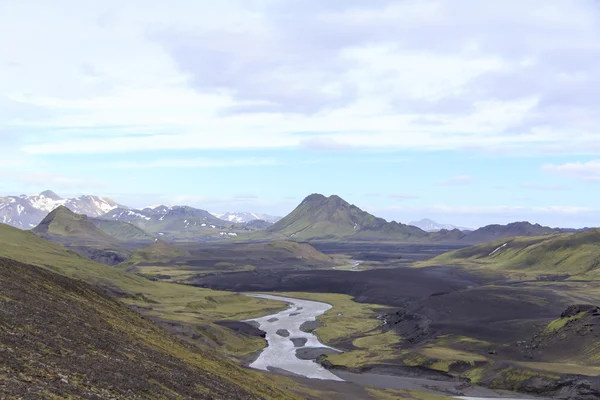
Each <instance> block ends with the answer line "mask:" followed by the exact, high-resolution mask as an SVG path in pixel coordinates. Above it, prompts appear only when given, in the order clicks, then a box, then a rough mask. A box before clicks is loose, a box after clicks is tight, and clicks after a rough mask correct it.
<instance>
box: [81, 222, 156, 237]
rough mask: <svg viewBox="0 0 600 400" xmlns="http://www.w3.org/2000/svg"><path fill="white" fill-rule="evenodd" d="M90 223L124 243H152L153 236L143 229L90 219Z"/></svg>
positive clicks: (120, 223)
mask: <svg viewBox="0 0 600 400" xmlns="http://www.w3.org/2000/svg"><path fill="white" fill-rule="evenodd" d="M90 221H91V222H92V223H93V224H94V225H96V227H98V228H99V229H100V230H101V231H103V232H104V233H106V234H108V235H110V236H112V237H114V238H115V239H117V240H122V241H150V240H153V239H152V236H150V235H149V234H148V233H146V232H144V231H143V230H142V229H140V228H138V227H137V226H135V225H132V224H130V223H127V222H123V221H113V220H108V219H100V218H90Z"/></svg>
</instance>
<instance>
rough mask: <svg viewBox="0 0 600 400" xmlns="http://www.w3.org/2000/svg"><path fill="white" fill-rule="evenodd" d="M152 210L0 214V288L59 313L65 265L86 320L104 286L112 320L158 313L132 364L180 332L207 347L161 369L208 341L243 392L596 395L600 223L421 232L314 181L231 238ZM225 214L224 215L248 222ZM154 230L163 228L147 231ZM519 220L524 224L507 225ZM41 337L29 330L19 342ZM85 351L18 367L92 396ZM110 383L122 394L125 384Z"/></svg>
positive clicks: (178, 214)
mask: <svg viewBox="0 0 600 400" xmlns="http://www.w3.org/2000/svg"><path fill="white" fill-rule="evenodd" d="M148 210H150V211H148ZM148 210H146V211H144V213H155V214H152V215H154V216H155V217H156V216H158V215H160V216H158V217H157V218H156V219H157V220H158V221H160V218H161V217H163V216H164V218H163V220H162V221H160V222H158V223H159V225H157V226H160V228H151V225H147V224H149V223H150V222H149V221H151V220H152V218H153V217H150V216H144V217H143V218H142V220H143V221H145V222H143V224H142V222H140V221H137V222H136V220H137V219H139V218H140V217H139V216H138V215H135V214H136V213H137V212H132V211H131V210H128V211H119V210H118V209H117V212H115V211H114V210H113V211H111V213H112V214H111V213H109V215H112V216H118V218H117V217H115V218H106V217H105V216H104V217H103V216H100V217H90V216H86V215H84V214H79V213H75V212H73V211H72V210H70V209H69V208H67V207H66V206H64V205H58V206H57V207H56V208H55V209H53V210H52V211H50V212H49V213H48V214H47V215H46V216H45V217H44V218H42V220H41V222H40V223H39V224H38V225H37V226H36V227H35V228H33V229H32V230H30V231H27V230H22V229H17V228H15V227H10V226H8V225H3V224H0V257H3V260H5V261H4V264H3V265H4V267H3V268H4V269H0V272H2V271H3V273H4V274H9V275H6V276H7V278H6V280H5V283H4V289H3V291H2V292H1V293H0V300H1V301H3V302H5V303H6V304H8V305H11V304H13V303H11V302H14V301H17V302H24V303H27V304H28V307H38V308H47V309H48V310H53V311H51V312H50V311H49V312H50V314H49V315H53V314H52V313H56V312H58V311H56V310H58V309H57V308H56V303H57V302H64V301H66V300H65V299H63V298H62V297H60V296H62V295H60V296H59V295H58V294H56V293H54V292H55V291H56V290H58V291H59V292H58V293H62V292H61V291H63V290H64V289H56V287H57V286H56V285H55V284H50V283H47V280H51V281H52V280H58V281H57V282H59V281H60V280H61V279H65V281H64V282H65V283H64V285H67V287H70V285H71V286H73V288H75V289H74V290H76V291H79V292H81V291H83V292H82V293H89V295H88V294H86V295H85V296H88V297H89V296H91V297H89V298H88V297H85V296H84V300H82V301H83V302H84V303H85V304H88V305H90V304H91V305H90V306H89V307H91V308H89V307H88V308H85V309H81V310H79V309H77V310H75V311H73V312H75V313H80V314H81V315H89V318H91V319H90V321H91V322H89V323H88V325H89V328H90V329H96V330H100V331H104V330H107V329H110V328H109V326H108V325H106V321H107V320H105V319H104V320H102V319H96V317H95V316H93V315H92V314H94V313H95V312H97V311H98V312H100V313H104V315H107V314H106V313H107V311H106V310H104V309H103V308H102V307H103V306H101V305H99V304H105V301H108V300H106V299H111V301H113V303H110V304H112V305H111V306H110V307H111V308H114V307H117V306H116V305H119V307H122V308H120V309H119V311H118V314H119V315H120V317H118V318H117V317H116V316H115V317H110V320H109V321H108V322H109V323H110V324H112V325H111V326H116V327H117V328H118V330H119V332H120V333H119V334H124V335H128V337H131V335H132V334H133V333H132V332H129V330H128V329H129V328H127V327H125V326H121V325H122V324H129V325H131V328H132V329H134V331H135V332H138V331H140V329H141V332H145V331H144V329H146V328H141V326H142V325H143V324H151V326H152V327H153V328H152V329H156V332H158V333H156V335H158V336H144V337H143V338H137V339H135V340H136V341H137V342H136V343H141V345H143V346H149V347H147V348H148V349H151V352H147V351H146V350H140V351H139V352H138V353H139V360H140V361H141V363H140V368H144V365H145V364H144V363H145V362H146V360H150V359H152V357H155V356H154V355H153V354H155V353H152V352H153V351H155V349H156V346H159V348H162V347H161V346H163V344H162V343H164V341H165V340H166V341H178V342H177V343H181V345H178V346H184V347H185V346H191V347H189V348H190V349H198V350H197V351H200V352H201V354H202V355H201V356H198V357H200V358H198V359H197V358H194V357H197V356H190V357H192V358H189V357H188V356H187V354H188V350H176V353H173V352H171V353H168V354H166V353H165V354H166V357H167V358H164V362H165V363H166V364H169V365H171V364H173V362H175V363H180V364H179V365H180V366H181V368H183V369H181V370H180V371H179V370H176V369H173V368H171V367H169V371H171V373H175V371H179V372H176V373H177V374H180V375H181V374H183V375H181V376H187V378H185V379H187V380H188V381H189V380H190V379H192V378H191V377H189V373H190V372H189V371H192V370H194V371H195V370H196V369H197V368H203V367H202V365H207V364H206V362H207V361H206V360H205V359H202V360H204V361H202V360H201V358H202V357H208V358H210V359H211V360H214V361H211V362H210V363H209V364H208V365H210V367H209V370H210V373H213V374H216V376H220V377H221V378H222V379H224V380H223V383H222V385H223V387H224V388H225V389H224V390H226V391H233V392H235V393H237V392H239V393H240V395H239V396H241V398H252V396H257V398H286V396H287V397H289V398H294V397H295V396H299V398H314V399H321V398H323V399H327V398H331V399H336V398H339V397H338V395H339V393H346V394H347V397H348V398H350V399H352V398H356V399H369V398H373V399H378V398H382V399H386V398H395V397H394V396H400V398H414V399H423V400H425V399H434V398H438V397H436V396H441V397H440V398H443V397H444V396H451V397H501V398H502V397H503V398H524V397H531V396H534V397H541V398H564V399H576V400H588V399H594V398H597V396H600V338H599V337H598V336H597V335H598V332H600V309H599V308H598V304H600V280H599V279H598V276H600V275H598V274H599V273H600V272H598V265H599V264H598V263H599V261H598V259H599V255H600V240H599V239H598V230H596V229H587V230H581V231H574V232H573V231H566V230H559V229H552V228H546V227H542V226H539V225H536V224H530V223H513V224H508V225H490V226H488V227H484V228H480V229H476V230H474V231H471V232H466V233H465V232H461V231H458V230H454V231H447V230H443V229H442V230H439V231H435V232H425V231H423V230H421V229H419V228H416V227H411V226H408V225H403V224H398V223H388V222H387V221H385V220H382V219H378V218H376V217H374V216H372V215H370V214H368V213H365V212H364V211H362V210H360V209H359V208H358V207H356V206H352V205H349V204H348V203H346V202H345V201H344V200H342V199H341V198H339V197H337V196H331V197H329V198H326V197H324V196H320V195H311V196H308V197H307V198H306V199H305V200H304V201H303V202H302V203H301V204H300V205H299V206H298V207H297V208H296V209H295V210H294V211H293V212H292V213H291V214H290V215H288V216H286V217H284V218H283V219H281V220H279V221H278V222H275V223H274V224H273V223H267V222H265V223H266V224H267V225H266V226H262V227H258V226H256V225H257V223H258V222H259V221H260V220H256V219H254V220H251V221H250V222H248V224H254V226H255V227H254V228H252V229H253V230H247V231H245V233H242V232H241V231H240V235H239V236H236V237H232V236H230V237H228V238H227V239H225V238H222V237H221V238H219V239H217V238H214V239H213V238H211V239H210V240H205V239H206V238H205V237H204V236H202V234H201V233H199V232H200V231H193V230H192V231H190V232H191V233H189V234H190V238H194V240H185V237H186V236H185V235H184V234H181V233H177V232H179V231H175V230H173V229H175V228H169V229H171V230H169V229H164V226H165V225H160V224H163V223H165V222H163V221H165V220H166V221H167V222H166V223H173V224H180V223H181V222H185V223H190V221H194V220H193V218H197V219H198V218H200V219H199V220H198V221H200V220H202V221H206V222H203V223H206V224H207V225H208V224H210V223H214V224H217V223H221V222H216V219H217V217H215V216H213V215H211V214H208V213H205V212H201V211H195V210H194V209H190V208H189V207H168V208H167V207H164V208H161V207H155V208H152V209H150V208H149V209H148ZM121 213H122V214H121ZM142 215H146V214H142ZM148 215H150V214H148ZM125 216H127V218H124V217H125ZM167 216H169V217H167ZM147 218H150V219H147ZM169 218H172V221H179V222H169ZM182 218H183V220H181V219H182ZM204 218H205V219H204ZM186 219H187V221H186ZM152 223H154V222H152ZM144 224H146V225H144ZM222 224H223V225H220V226H219V229H234V227H235V226H240V223H239V222H233V223H232V222H226V221H222ZM227 224H230V225H227ZM200 225H202V224H200ZM172 226H175V225H172ZM216 226H217V225H215V227H216ZM200 228H201V229H206V227H202V226H201V227H200ZM200 228H199V229H200ZM176 229H179V230H181V229H183V230H185V229H187V228H186V227H183V228H181V227H179V228H176ZM208 229H216V228H208ZM248 229H249V228H248ZM158 230H164V231H165V232H167V231H168V232H171V234H169V235H166V234H165V235H162V236H160V237H157V236H156V232H157V231H158ZM217 230H218V229H217ZM194 232H196V233H194ZM293 232H296V233H293ZM299 232H302V234H299ZM316 232H322V233H323V234H317V233H316ZM186 234H187V233H186ZM515 234H517V235H521V236H508V235H515ZM194 235H198V236H194ZM219 236H223V235H219ZM469 237H470V239H466V238H469ZM384 238H385V239H384ZM474 238H475V239H474ZM489 238H492V239H493V240H492V241H491V242H484V243H481V244H476V245H474V246H472V245H471V244H470V243H469V242H470V241H475V242H476V243H479V241H480V240H482V241H483V240H487V239H489ZM23 269H28V270H30V271H31V273H34V274H38V275H39V277H38V275H33V276H31V277H29V278H27V279H29V280H31V281H32V282H36V280H37V279H41V280H45V281H43V282H42V283H40V284H39V285H42V286H43V287H45V288H46V289H44V290H47V294H46V295H44V296H41V297H40V298H39V299H37V303H34V299H33V298H32V297H22V298H21V297H19V298H17V297H16V294H15V292H14V290H15V289H14V288H12V286H10V284H9V283H10V282H13V281H14V282H20V281H18V280H16V279H15V278H14V277H11V275H10V274H12V273H15V271H17V273H19V274H24V272H18V271H23ZM44 274H45V275H44ZM60 282H62V281H60ZM19 285H21V286H20V287H24V285H27V284H26V282H25V281H23V282H21V283H19ZM35 285H38V284H35ZM61 285H63V284H61ZM64 285H63V286H64ZM63 286H60V287H61V288H62V287H63ZM79 292H78V293H79ZM23 293H29V292H27V291H25V292H23ZM96 293H97V294H96ZM2 296H3V297H2ZM57 296H58V297H57ZM73 296H75V295H73ZM98 296H99V297H98ZM98 302H100V303H98ZM82 304H83V303H82ZM290 304H292V308H291V309H290V308H289V307H290ZM0 305H1V304H0ZM30 309H31V308H28V310H30ZM94 310H97V311H94ZM14 312H15V313H16V310H15V311H14ZM26 312H30V311H26ZM19 315H20V314H14V316H11V317H10V318H11V319H10V325H5V326H6V329H8V331H10V329H12V330H14V329H17V328H18V329H21V330H23V331H24V332H28V330H29V329H34V332H37V331H36V330H39V329H40V327H41V325H40V324H48V323H49V322H48V321H47V320H33V321H32V322H31V323H32V324H33V325H31V326H32V327H25V326H24V325H23V324H22V323H20V322H17V320H18V318H19ZM53 318H55V319H60V318H59V316H56V317H53ZM119 318H121V319H119ZM123 318H124V319H123ZM132 318H133V319H132ZM135 318H142V319H141V320H135ZM25 321H27V319H25ZM124 321H129V322H124ZM131 321H134V322H131ZM140 321H143V322H140ZM115 324H116V325H115ZM140 324H142V325H140ZM138 325H139V327H138ZM0 326H1V323H0ZM28 326H29V325H28ZM134 327H135V328H134ZM81 334H82V333H80V335H81ZM159 336H160V339H159ZM135 337H137V336H135V335H134V338H135ZM2 340H3V341H4V342H0V344H2V343H3V344H2V345H3V346H4V348H10V349H12V350H13V351H15V349H18V346H17V344H16V343H14V342H11V341H10V340H8V339H7V338H4V339H2ZM7 340H8V341H7ZM36 340H38V339H36V337H35V335H34V336H31V337H30V338H29V339H28V341H27V342H26V343H34V342H35V341H36ZM70 340H72V339H70ZM90 340H95V339H93V338H90ZM111 340H112V339H111ZM115 340H118V339H116V338H115ZM140 340H141V342H140ZM82 345H83V346H88V347H89V346H90V345H89V344H85V343H79V342H78V344H74V345H72V346H71V345H66V346H67V347H66V348H64V347H60V348H58V347H57V346H58V344H56V343H50V342H49V343H46V344H44V346H47V347H48V348H49V349H50V350H48V351H49V353H48V354H54V353H56V352H58V353H60V352H65V351H66V352H71V353H77V354H79V353H81V351H82V350H81V349H80V346H82ZM28 346H29V345H28ZM69 346H71V347H69ZM126 346H128V345H126ZM153 346H154V347H153ZM34 347H35V346H34ZM130 347H131V346H129V347H127V348H130ZM184 347H181V348H178V349H183V348H184ZM185 348H187V347H185ZM28 351H29V350H28ZM33 351H37V350H35V349H33ZM119 351H120V350H119ZM189 351H191V353H194V351H196V350H189ZM27 354H28V356H27V357H28V358H29V359H35V360H36V361H35V362H36V363H38V364H39V363H48V362H51V359H50V358H48V356H42V358H41V359H40V358H37V356H36V355H34V353H27ZM35 354H37V353H35ZM81 354H87V353H86V352H83V353H81ZM107 356H108V357H119V355H107ZM168 357H175V359H176V360H175V361H173V360H171V359H170V358H168ZM208 358H207V359H208ZM93 360H94V358H93V357H91V355H90V356H85V357H84V361H82V364H77V365H75V366H74V368H75V369H77V370H81V369H83V370H86V371H88V370H89V371H90V372H87V373H85V374H84V376H81V377H79V378H77V379H75V378H73V376H79V375H74V374H77V372H76V371H75V369H73V370H69V368H68V367H67V366H66V365H62V366H59V367H57V366H56V365H55V363H53V364H52V365H53V367H51V368H50V367H44V368H46V369H45V370H44V371H46V372H44V374H45V375H44V376H48V377H51V376H55V375H56V374H60V375H56V376H68V378H65V379H66V380H67V381H68V382H69V384H68V385H66V386H64V387H63V386H61V385H58V386H56V385H54V381H44V380H43V379H42V380H39V379H38V378H35V379H34V378H28V379H34V380H35V381H36V382H37V385H38V387H39V391H40V392H39V393H45V392H44V391H48V392H49V393H54V394H55V395H61V393H74V394H75V395H80V394H82V393H85V394H86V395H91V393H93V392H97V391H102V390H105V388H106V385H107V384H106V382H107V379H110V378H109V377H110V375H106V371H100V370H98V371H95V370H94V369H93V368H91V369H90V367H88V366H87V364H86V363H87V362H94V361H93ZM161 360H162V359H161ZM194 360H196V361H194ZM160 362H163V361H160ZM44 365H46V364H44ZM48 365H50V364H48ZM12 368H15V366H12V367H10V368H9V369H5V370H3V371H5V372H6V371H8V372H10V374H9V375H6V374H5V375H4V378H3V379H5V380H6V379H7V380H9V381H11V382H13V381H14V382H16V381H17V380H18V379H20V378H19V377H18V376H17V375H14V373H13V369H12ZM19 368H21V367H19ZM56 368H58V369H56ZM113 368H115V369H117V370H118V369H119V368H121V367H118V366H115V367H113ZM178 368H179V367H178ZM190 368H191V369H190ZM248 368H250V370H249V369H248ZM225 370H227V371H229V372H227V373H225V372H223V371H225ZM255 370H256V371H255ZM0 371H2V370H0ZM69 371H70V372H69ZM184 371H188V372H184ZM248 371H251V372H248ZM31 373H32V374H33V372H31ZM185 374H188V375H185ZM203 374H205V373H204V372H203V373H202V374H201V375H202V376H205V375H203ZM246 374H250V375H246ZM254 376H256V378H254ZM69 377H70V378H69ZM93 377H95V378H93ZM238 378H239V379H238ZM311 378H312V379H311ZM44 379H46V378H44ZM48 379H50V378H48ZM61 379H62V378H61ZM149 379H150V380H151V383H150V384H149V386H147V389H144V390H148V391H152V392H153V393H154V392H155V393H157V396H159V397H160V394H159V393H162V392H161V391H165V390H166V392H169V393H170V392H174V393H178V394H180V395H183V396H185V393H187V392H186V390H187V389H185V388H183V387H179V386H177V384H175V383H173V384H171V383H167V382H168V381H169V380H170V379H172V377H171V376H170V375H168V374H167V375H152V377H151V378H149ZM253 379H259V380H261V382H264V383H261V385H263V389H264V390H263V389H261V390H259V391H256V389H255V387H254V386H253V385H252V384H250V383H247V382H249V381H248V380H250V381H252V380H253ZM192 380H193V379H192ZM44 382H45V383H44ZM177 382H179V381H177ZM206 382H207V381H202V380H198V381H196V383H194V385H196V387H199V386H202V385H206V384H207V383H206ZM284 382H285V383H284ZM136 385H138V386H137V387H138V388H141V387H146V386H145V385H146V384H145V383H144V384H143V383H142V382H139V383H136ZM198 385H199V386H198ZM228 385H231V386H228ZM282 385H283V386H282ZM0 387H1V386H0ZM15 387H18V385H17V386H15ZM165 387H167V388H168V390H167V389H165ZM282 387H284V388H285V389H284V390H283V391H281V392H279V391H280V390H282V389H281V388H282ZM117 390H122V392H119V393H121V394H122V395H123V396H128V394H127V392H126V390H129V389H128V386H127V385H124V386H123V387H122V388H120V389H117ZM136 390H140V389H136ZM265 390H266V392H265ZM166 392H165V393H166ZM233 392H232V393H233ZM215 393H216V392H215ZM283 393H285V394H283ZM352 393H353V395H351V394H352ZM356 393H359V394H356ZM219 396H220V395H219ZM352 396H354V397H352ZM390 396H391V397H390ZM84 397H85V396H84ZM234 398H235V397H234Z"/></svg>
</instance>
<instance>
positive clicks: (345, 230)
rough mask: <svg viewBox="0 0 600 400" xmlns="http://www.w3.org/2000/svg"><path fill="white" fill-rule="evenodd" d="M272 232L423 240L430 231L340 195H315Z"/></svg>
mask: <svg viewBox="0 0 600 400" xmlns="http://www.w3.org/2000/svg"><path fill="white" fill-rule="evenodd" d="M267 231H268V232H270V233H274V234H281V235H285V236H288V237H292V238H294V239H300V240H333V239H358V240H386V239H389V240H409V241H411V240H420V239H423V238H427V232H425V231H423V230H421V229H419V228H417V227H414V226H409V225H404V224H400V223H397V222H393V221H392V222H387V221H386V220H385V219H383V218H378V217H375V216H374V215H371V214H369V213H368V212H366V211H363V210H361V209H360V208H358V207H357V206H355V205H353V204H350V203H348V202H347V201H345V200H344V199H342V198H341V197H339V196H335V195H334V196H329V197H325V196H323V195H321V194H311V195H310V196H308V197H307V198H305V199H304V200H303V201H302V203H300V205H299V206H298V207H296V209H295V210H294V211H292V212H291V213H290V214H289V215H287V216H286V217H284V218H283V219H281V220H280V221H278V222H277V223H275V224H273V225H272V226H271V227H270V228H269V229H268V230H267Z"/></svg>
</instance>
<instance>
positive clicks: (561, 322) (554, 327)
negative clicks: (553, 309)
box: [542, 312, 587, 335]
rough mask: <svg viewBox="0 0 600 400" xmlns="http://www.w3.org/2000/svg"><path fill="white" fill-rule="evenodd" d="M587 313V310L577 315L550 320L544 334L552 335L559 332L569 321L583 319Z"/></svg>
mask: <svg viewBox="0 0 600 400" xmlns="http://www.w3.org/2000/svg"><path fill="white" fill-rule="evenodd" d="M586 315H587V313H586V312H580V313H578V314H577V315H574V316H572V317H568V318H558V319H555V320H554V321H552V322H550V323H549V324H548V326H546V329H544V332H543V333H542V334H543V335H552V334H554V333H556V332H558V331H559V330H561V329H562V328H564V327H565V325H567V324H568V323H569V322H571V321H576V320H578V319H581V318H583V317H584V316H586Z"/></svg>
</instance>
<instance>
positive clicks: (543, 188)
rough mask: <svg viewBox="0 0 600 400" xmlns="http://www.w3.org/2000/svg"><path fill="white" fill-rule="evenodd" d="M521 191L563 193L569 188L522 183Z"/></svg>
mask: <svg viewBox="0 0 600 400" xmlns="http://www.w3.org/2000/svg"><path fill="white" fill-rule="evenodd" d="M521 188H523V189H531V190H540V191H547V192H556V191H564V190H568V189H569V188H568V187H566V186H563V185H539V184H536V183H524V184H522V185H521Z"/></svg>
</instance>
